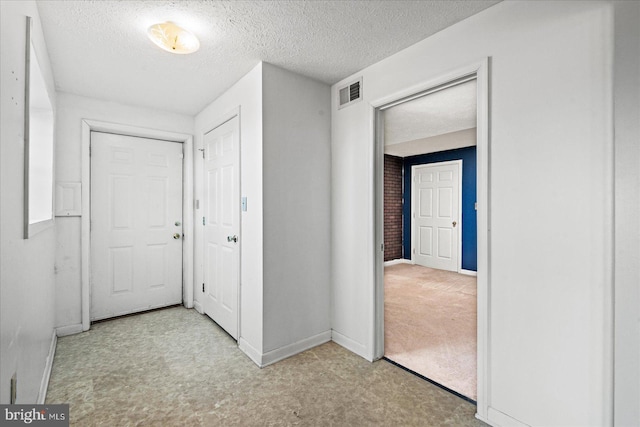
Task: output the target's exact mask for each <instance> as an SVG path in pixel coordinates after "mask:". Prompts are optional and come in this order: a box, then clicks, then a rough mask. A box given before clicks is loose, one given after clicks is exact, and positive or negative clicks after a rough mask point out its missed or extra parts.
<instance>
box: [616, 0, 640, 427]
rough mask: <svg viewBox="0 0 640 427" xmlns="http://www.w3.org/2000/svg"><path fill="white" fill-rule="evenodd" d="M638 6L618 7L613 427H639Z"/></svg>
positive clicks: (639, 176) (639, 51) (639, 115)
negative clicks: (614, 400) (615, 426)
mask: <svg viewBox="0 0 640 427" xmlns="http://www.w3.org/2000/svg"><path fill="white" fill-rule="evenodd" d="M638 23H640V3H639V2H628V1H620V2H616V3H615V89H614V90H615V112H616V116H615V138H616V141H615V145H616V151H615V161H616V163H615V169H616V172H615V176H616V178H615V188H616V189H615V223H616V232H615V283H616V289H615V296H616V300H615V307H616V318H615V325H616V331H615V333H616V346H615V357H616V359H615V398H616V402H615V424H616V425H617V426H639V425H640V261H639V260H640V191H639V190H638V189H639V188H640V25H638Z"/></svg>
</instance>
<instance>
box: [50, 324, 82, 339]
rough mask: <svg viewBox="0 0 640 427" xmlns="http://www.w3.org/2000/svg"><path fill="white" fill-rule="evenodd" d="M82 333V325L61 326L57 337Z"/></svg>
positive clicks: (57, 329)
mask: <svg viewBox="0 0 640 427" xmlns="http://www.w3.org/2000/svg"><path fill="white" fill-rule="evenodd" d="M80 332H82V323H78V324H77V325H67V326H60V327H59V328H56V335H58V336H59V337H66V336H67V335H75V334H79V333H80Z"/></svg>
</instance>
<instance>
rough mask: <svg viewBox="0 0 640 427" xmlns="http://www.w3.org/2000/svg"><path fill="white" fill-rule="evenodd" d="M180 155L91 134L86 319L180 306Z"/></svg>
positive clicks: (154, 143) (153, 144)
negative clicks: (88, 286) (87, 314)
mask: <svg viewBox="0 0 640 427" xmlns="http://www.w3.org/2000/svg"><path fill="white" fill-rule="evenodd" d="M182 157H183V155H182V144H179V143H175V142H168V141H160V140H153V139H146V138H137V137H132V136H124V135H115V134H109V133H102V132H91V316H90V317H91V320H98V319H104V318H108V317H114V316H119V315H123V314H128V313H134V312H138V311H143V310H148V309H152V308H156V307H164V306H168V305H173V304H179V303H181V302H182Z"/></svg>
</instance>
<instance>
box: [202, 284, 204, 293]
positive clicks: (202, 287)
mask: <svg viewBox="0 0 640 427" xmlns="http://www.w3.org/2000/svg"><path fill="white" fill-rule="evenodd" d="M202 292H204V283H203V284H202Z"/></svg>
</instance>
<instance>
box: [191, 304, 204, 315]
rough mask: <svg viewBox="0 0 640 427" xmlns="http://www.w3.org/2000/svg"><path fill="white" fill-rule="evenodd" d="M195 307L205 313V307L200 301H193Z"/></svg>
mask: <svg viewBox="0 0 640 427" xmlns="http://www.w3.org/2000/svg"><path fill="white" fill-rule="evenodd" d="M193 308H195V309H196V311H197V312H198V313H200V314H204V308H202V304H200V303H199V302H198V301H194V302H193Z"/></svg>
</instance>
